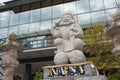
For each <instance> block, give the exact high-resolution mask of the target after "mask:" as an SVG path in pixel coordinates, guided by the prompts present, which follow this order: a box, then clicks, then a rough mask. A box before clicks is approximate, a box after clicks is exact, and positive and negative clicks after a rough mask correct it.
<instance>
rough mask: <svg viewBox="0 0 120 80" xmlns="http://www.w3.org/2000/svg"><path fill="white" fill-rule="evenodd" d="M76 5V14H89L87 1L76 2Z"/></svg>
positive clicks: (79, 0)
mask: <svg viewBox="0 0 120 80" xmlns="http://www.w3.org/2000/svg"><path fill="white" fill-rule="evenodd" d="M76 3H77V13H84V12H89V1H88V0H78V1H76Z"/></svg>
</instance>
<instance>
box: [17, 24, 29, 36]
mask: <svg viewBox="0 0 120 80" xmlns="http://www.w3.org/2000/svg"><path fill="white" fill-rule="evenodd" d="M28 26H29V25H28V24H24V25H19V34H22V33H27V32H28Z"/></svg>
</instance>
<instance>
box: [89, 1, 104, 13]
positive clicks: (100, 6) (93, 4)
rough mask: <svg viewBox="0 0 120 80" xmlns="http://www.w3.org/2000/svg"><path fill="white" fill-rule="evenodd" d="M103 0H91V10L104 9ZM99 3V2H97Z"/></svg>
mask: <svg viewBox="0 0 120 80" xmlns="http://www.w3.org/2000/svg"><path fill="white" fill-rule="evenodd" d="M102 1H103V0H90V8H91V11H95V10H101V9H103V8H104V7H103V2H102ZM97 3H98V4H97Z"/></svg>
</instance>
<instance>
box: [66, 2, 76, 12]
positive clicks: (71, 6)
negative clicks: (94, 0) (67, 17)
mask: <svg viewBox="0 0 120 80" xmlns="http://www.w3.org/2000/svg"><path fill="white" fill-rule="evenodd" d="M64 12H70V13H72V14H76V5H75V2H69V3H65V4H64Z"/></svg>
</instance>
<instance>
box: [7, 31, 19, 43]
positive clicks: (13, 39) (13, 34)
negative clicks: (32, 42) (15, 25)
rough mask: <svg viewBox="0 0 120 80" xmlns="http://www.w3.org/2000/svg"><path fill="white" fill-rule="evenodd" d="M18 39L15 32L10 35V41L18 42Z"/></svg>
mask: <svg viewBox="0 0 120 80" xmlns="http://www.w3.org/2000/svg"><path fill="white" fill-rule="evenodd" d="M16 39H17V35H16V34H15V33H14V32H13V33H11V34H10V35H9V40H10V41H16Z"/></svg>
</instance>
